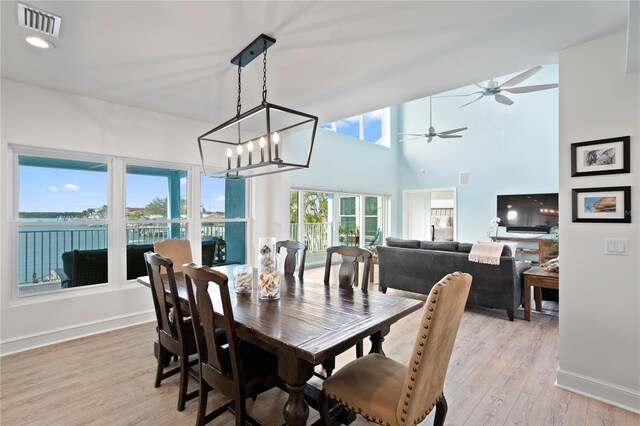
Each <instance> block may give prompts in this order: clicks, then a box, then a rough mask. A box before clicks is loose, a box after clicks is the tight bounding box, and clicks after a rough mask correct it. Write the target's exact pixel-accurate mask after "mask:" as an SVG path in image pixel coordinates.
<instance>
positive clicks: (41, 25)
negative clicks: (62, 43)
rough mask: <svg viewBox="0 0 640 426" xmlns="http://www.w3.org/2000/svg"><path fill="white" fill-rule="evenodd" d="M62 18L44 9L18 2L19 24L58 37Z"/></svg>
mask: <svg viewBox="0 0 640 426" xmlns="http://www.w3.org/2000/svg"><path fill="white" fill-rule="evenodd" d="M61 21H62V18H61V17H59V16H56V15H53V14H51V13H49V12H45V11H44V10H39V9H36V8H35V7H32V6H29V5H26V4H22V3H18V24H20V26H21V27H24V28H29V29H30V30H34V31H38V32H40V33H43V34H47V35H49V36H52V37H58V33H59V32H60V22H61Z"/></svg>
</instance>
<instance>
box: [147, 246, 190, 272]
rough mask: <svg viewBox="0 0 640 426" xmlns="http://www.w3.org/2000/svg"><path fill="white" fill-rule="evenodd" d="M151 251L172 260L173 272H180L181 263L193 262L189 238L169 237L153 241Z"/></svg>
mask: <svg viewBox="0 0 640 426" xmlns="http://www.w3.org/2000/svg"><path fill="white" fill-rule="evenodd" d="M153 251H155V252H156V253H158V254H161V255H163V256H164V257H168V258H169V259H171V260H172V261H173V272H182V265H184V264H185V263H191V262H193V256H192V254H191V243H190V242H189V240H180V239H177V238H171V239H169V240H164V241H158V242H156V243H153Z"/></svg>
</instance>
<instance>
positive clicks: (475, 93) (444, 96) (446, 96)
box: [433, 90, 484, 98]
mask: <svg viewBox="0 0 640 426" xmlns="http://www.w3.org/2000/svg"><path fill="white" fill-rule="evenodd" d="M478 93H484V90H480V91H478V92H473V93H467V94H466V95H442V96H433V97H434V98H459V97H462V96H471V95H477V94H478Z"/></svg>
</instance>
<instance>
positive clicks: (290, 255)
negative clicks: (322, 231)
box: [276, 240, 307, 279]
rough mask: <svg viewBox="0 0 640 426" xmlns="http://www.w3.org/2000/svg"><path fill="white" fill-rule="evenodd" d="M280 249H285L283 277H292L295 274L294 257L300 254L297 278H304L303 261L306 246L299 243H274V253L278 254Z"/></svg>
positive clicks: (288, 241)
mask: <svg viewBox="0 0 640 426" xmlns="http://www.w3.org/2000/svg"><path fill="white" fill-rule="evenodd" d="M282 247H284V248H286V249H287V256H286V257H285V258H284V273H285V275H293V274H294V273H295V270H296V255H297V254H298V253H300V260H299V266H298V277H299V278H300V279H302V278H304V261H305V258H306V255H307V246H306V245H305V244H303V243H301V242H299V241H291V240H286V241H278V242H276V253H278V254H279V253H280V249H281V248H282Z"/></svg>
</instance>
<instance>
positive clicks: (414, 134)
mask: <svg viewBox="0 0 640 426" xmlns="http://www.w3.org/2000/svg"><path fill="white" fill-rule="evenodd" d="M398 134H399V135H404V136H421V137H425V136H427V133H398Z"/></svg>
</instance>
